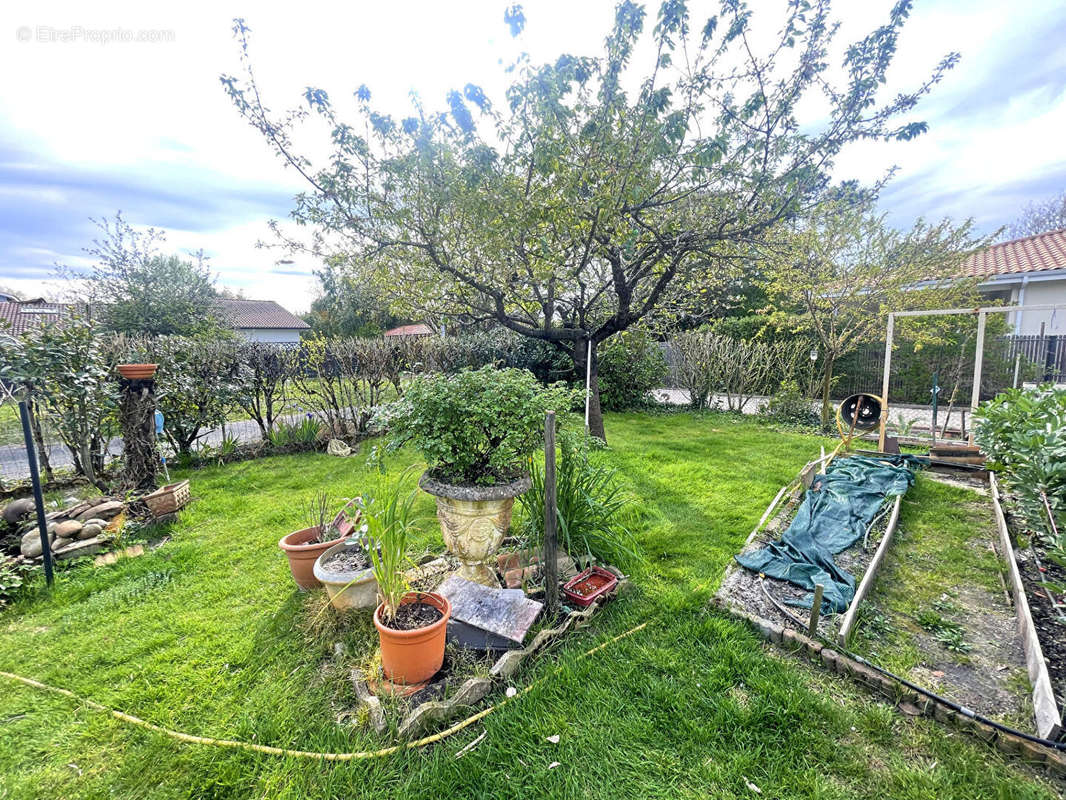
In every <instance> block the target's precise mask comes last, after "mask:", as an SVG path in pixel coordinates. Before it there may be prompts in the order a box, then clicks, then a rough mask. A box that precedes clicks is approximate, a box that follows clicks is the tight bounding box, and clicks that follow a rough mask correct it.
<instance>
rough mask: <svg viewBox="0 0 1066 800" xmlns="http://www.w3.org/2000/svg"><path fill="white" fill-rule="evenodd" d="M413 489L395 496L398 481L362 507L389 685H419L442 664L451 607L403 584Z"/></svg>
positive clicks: (445, 600)
mask: <svg viewBox="0 0 1066 800" xmlns="http://www.w3.org/2000/svg"><path fill="white" fill-rule="evenodd" d="M414 497H415V493H414V492H411V493H410V494H408V496H407V497H406V498H405V499H404V500H402V501H401V500H400V487H399V484H398V483H397V484H394V485H393V486H392V487H391V488H389V489H388V490H386V491H385V492H383V493H382V494H381V496H379V497H378V498H375V499H372V500H370V501H369V502H367V503H364V504H363V505H362V506H361V511H362V514H363V519H364V521H365V524H366V529H367V530H366V541H365V551H366V555H367V558H368V559H369V560H370V563H371V571H372V573H373V576H374V578H375V580H376V581H377V585H378V591H379V593H380V595H381V604H380V605H379V606H378V607H377V609H376V610H375V611H374V627H375V628H377V631H378V637H379V639H380V641H381V668H382V670H383V671H384V673H385V677H386V678H388V679H389V680H390V681H392V682H393V683H399V684H418V683H423V682H424V681H427V680H429V679H430V678H432V677H433V676H434V675H435V674H436V673H437V671H438V670H440V668H441V664H443V663H444V640H445V634H446V633H447V629H448V618H449V617H450V616H451V612H452V607H451V603H449V602H448V598H446V597H443V596H442V595H439V594H436V593H434V592H413V591H410V587H409V586H408V584H407V578H406V576H405V574H404V567H405V566H406V564H407V533H408V530H409V529H410V524H411V523H410V516H411V505H412V503H413V502H414Z"/></svg>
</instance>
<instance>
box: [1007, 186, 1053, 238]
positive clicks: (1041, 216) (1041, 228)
mask: <svg viewBox="0 0 1066 800" xmlns="http://www.w3.org/2000/svg"><path fill="white" fill-rule="evenodd" d="M1064 228H1066V191H1064V192H1062V193H1061V194H1059V195H1058V196H1056V197H1051V198H1048V199H1047V200H1040V201H1036V202H1032V203H1029V204H1028V205H1026V206H1025V208H1024V209H1022V213H1021V215H1020V216H1019V217H1018V219H1016V220H1015V221H1014V222H1013V223H1011V225H1010V227H1008V228H1007V235H1006V238H1007V239H1008V240H1009V239H1022V238H1024V237H1026V236H1036V235H1037V234H1040V233H1048V232H1049V231H1058V230H1062V229H1064Z"/></svg>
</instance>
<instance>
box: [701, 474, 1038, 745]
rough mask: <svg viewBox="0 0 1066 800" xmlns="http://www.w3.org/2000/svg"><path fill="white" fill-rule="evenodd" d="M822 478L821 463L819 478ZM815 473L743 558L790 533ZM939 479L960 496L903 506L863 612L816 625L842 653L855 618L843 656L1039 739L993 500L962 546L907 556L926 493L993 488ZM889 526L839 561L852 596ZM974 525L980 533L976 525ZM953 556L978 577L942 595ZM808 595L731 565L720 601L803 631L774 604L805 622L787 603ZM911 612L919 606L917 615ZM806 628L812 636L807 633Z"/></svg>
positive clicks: (941, 545)
mask: <svg viewBox="0 0 1066 800" xmlns="http://www.w3.org/2000/svg"><path fill="white" fill-rule="evenodd" d="M816 470H817V464H815V469H814V470H813V471H816ZM811 473H812V470H811V469H810V468H809V465H808V468H807V469H806V470H805V473H804V477H803V479H801V481H800V483H799V485H798V486H797V487H796V488H795V489H794V491H792V492H791V493H790V494H789V495H788V496H787V502H785V503H784V504H783V505H782V506H781V507H780V508H779V509H777V510H776V511H775V513H774V514H773V515H772V516H771V518H770V519H769V522H768V524H767V527H766V529H765V530H761V531H758V533H757V534H756V535H754V536H753V537H752V538H750V539H749V541H748V543H747V544H746V545H745V547H744V552H749V551H752V550H755V549H758V548H760V547H762V546H763V545H765V544H766V543H768V542H770V541H773V540H775V539H776V538H778V537H779V536H780V534H781V533H782V532H783V531H784V529H785V528H787V526H788V524H789V523H790V521H791V519H792V517H793V516H794V514H795V511H796V508H797V507H798V505H799V502H800V501H801V499H802V495H803V490H804V487H805V484H808V485H809V483H810V478H811V477H812V475H811ZM934 479H936V480H941V479H942V478H941V476H939V475H936V476H934V475H932V474H929V475H926V476H923V477H922V478H921V480H922V481H930V482H931V481H933V480H934ZM942 480H945V481H946V482H948V483H950V484H952V485H953V487H954V489H943V490H939V489H934V488H932V484H931V483H930V484H928V485H927V486H926V487H925V489H924V490H922V489H920V490H919V491H918V492H916V494H917V495H918V496H917V497H916V498H915V497H912V496H911V495H910V494H908V496H907V497H905V498H904V501H903V503H904V504H905V505H906V506H907V507H908V508H907V512H908V513H907V515H906V516H907V522H905V523H901V525H900V528H899V529H898V530H897V531H896V533H895V534H894V536H893V539H892V541H891V542H890V543H889V546H888V547H887V548H885V552H884V555H883V560H882V561H881V563H880V564H878V566H877V570H878V571H877V573H876V574H875V575H874V579H873V580H872V581H867V583H868V584H869V585H870V587H871V588H870V591H869V594H868V595H867V596H866V597H865V598H862V597H860V596H859V594H858V593H857V594H856V598H857V599H859V600H860V601H861V602H860V603H859V604H858V605H857V604H856V603H855V601H854V600H853V602H852V606H851V607H850V608H849V614H847V615H845V614H840V615H832V614H830V615H822V616H821V617H820V619H819V620H818V625H817V631H818V634H819V635H820V636H821V637H822V638H823V639H824V640H827V641H833V642H837V643H838V644H839V640H840V636H839V633H840V627H841V623H842V622H843V621H844V619H845V617H846V616H852V617H854V618H855V620H856V622H855V626H854V632H855V634H854V635H853V636H850V637H849V638H848V642H847V645H846V647H849V648H851V649H853V650H855V651H857V652H858V653H859V654H861V655H863V656H864V657H866V658H868V659H869V660H870V661H871V662H872V663H875V664H881V665H882V666H885V667H887V668H889V669H890V670H892V671H894V672H897V673H898V674H902V675H904V676H906V677H908V678H909V679H911V680H912V681H914V682H915V683H917V684H918V685H921V686H924V687H925V688H928V689H930V690H932V691H934V692H937V693H941V694H943V695H944V696H946V697H949V698H951V699H953V700H955V701H957V702H959V703H960V704H962V705H965V706H967V707H970V708H973V709H974V710H975V711H977V712H978V713H981V714H982V715H984V716H987V717H990V718H993V719H999V720H1001V721H1003V722H1005V723H1006V724H1010V725H1012V726H1016V727H1019V728H1020V729H1023V730H1029V731H1034V724H1033V714H1032V704H1031V701H1030V699H1029V696H1030V693H1031V690H1030V686H1029V681H1028V679H1027V676H1026V661H1025V656H1024V653H1023V650H1022V646H1021V641H1020V639H1019V637H1018V635H1017V633H1016V629H1015V623H1014V610H1013V608H1012V607H1011V605H1010V603H1009V601H1008V599H1007V597H1006V596H1005V594H1004V592H1003V587H1002V585H1001V583H1000V578H999V573H1000V570H1001V566H1000V562H999V560H998V558H997V557H996V556H995V554H994V552H993V551H991V550H990V548H992V546H993V543H994V542H995V540H996V529H995V524H994V520H993V517H992V507H991V499H990V498H987V497H986V498H985V499H978V501H977V502H979V503H981V504H983V505H984V511H983V512H982V515H981V516H982V519H983V523H982V524H977V523H976V522H975V521H974V520H970V519H969V517H968V516H967V517H965V519H966V520H967V523H966V525H967V526H968V527H965V529H964V531H963V534H964V535H963V534H960V535H963V538H964V539H965V541H964V542H960V541H954V540H952V541H938V540H937V537H936V536H934V535H930V536H928V537H927V539H928V540H929V541H927V542H926V543H925V545H924V546H925V549H923V550H922V551H921V552H915V553H911V551H912V550H913V548H914V544H915V542H914V538H913V537H914V535H915V533H916V532H915V529H914V526H915V525H916V524H917V521H918V520H920V519H921V515H922V514H923V512H924V509H922V508H921V507H918V506H916V505H915V504H916V503H917V502H919V500H920V499H921V497H922V496H927V495H928V493H930V492H934V493H936V494H937V495H939V494H942V493H944V492H947V493H952V492H956V491H958V490H960V489H962V488H965V489H975V488H977V489H981V490H982V491H983V492H984V493H985V495H986V496H987V494H988V489H987V484H983V483H982V481H981V480H980V479H979V478H978V477H977V476H968V475H960V474H957V473H956V474H953V475H952V476H951V477H946V478H943V479H942ZM912 491H913V490H912ZM960 497H961V495H960ZM960 497H953V498H952V500H953V502H955V503H956V504H958V503H961V502H962V501H961V500H960ZM932 510H935V511H936V512H937V513H950V514H952V515H953V516H956V517H958V516H959V514H961V513H962V512H963V509H962V508H961V507H960V506H959V505H955V506H953V507H952V509H951V510H950V511H943V510H941V509H939V508H937V509H932ZM889 519H890V515H889V514H884V515H883V516H882V517H881V519H880V520H879V522H878V523H877V524H875V525H874V527H873V528H872V529H871V530H870V534H869V537H868V540H867V541H866V543H865V546H864V545H863V542H862V541H860V542H858V543H856V544H855V545H854V546H852V547H851V548H849V549H847V550H844V551H843V552H841V553H839V554H837V555H836V556H834V558H835V560H836V562H837V564H838V565H840V566H841V567H843V568H844V569H846V570H847V571H848V572H850V573H851V574H852V575H853V576H854V578H855V583H856V587H861V586H862V585H863V578H864V577H865V576H866V574H867V572H868V570H869V569H870V565H871V562H872V561H873V559H874V556H875V554H876V553H877V552H878V549H879V545H880V544H881V542H882V537H883V536H884V533H885V531H886V528H887V526H888V523H889ZM971 522H973V523H974V524H972V525H970V523H971ZM971 531H972V533H971ZM930 533H931V532H930ZM962 547H965V548H966V551H967V553H970V552H972V553H973V558H970V557H969V556H968V555H967V553H960V548H962ZM926 549H927V550H928V552H926ZM947 557H951V558H957V557H964V560H966V559H968V560H966V563H967V564H970V562H971V561H973V563H972V564H971V567H973V568H974V569H977V568H979V569H980V570H981V574H980V576H979V578H980V579H979V580H977V579H975V578H976V577H978V576H975V575H972V574H971V575H969V576H968V577H966V578H965V579H960V580H958V581H954V579H952V582H951V585H946V584H945V585H944V586H942V587H940V586H939V584H936V580H937V577H936V573H937V570H939V569H940V568H941V567H942V565H943V560H944V559H945V558H947ZM926 568H928V574H926V576H925V577H924V578H923V577H920V576H919V575H918V573H919V572H921V571H922V570H925V569H926ZM939 577H940V578H943V577H944V576H943V575H940V576H939ZM916 583H917V584H919V585H915V584H916ZM934 584H935V585H934ZM908 586H909V588H908ZM808 594H809V591H808V590H806V589H802V588H800V587H797V586H794V585H792V584H790V583H788V582H786V581H782V580H776V579H773V578H770V577H763V578H760V576H759V575H758V574H756V573H754V572H752V571H751V570H747V569H744V568H742V567H740V566H739V565H737V564H735V562H734V563H731V564H730V566H729V567H728V568H727V570H726V574H725V577H724V579H723V581H722V585H721V587H720V588H719V591H718V593H717V595H716V602H718V603H719V604H721V605H723V606H725V607H727V608H732V609H736V610H738V611H742V612H744V613H746V614H753V615H755V616H757V617H759V618H761V619H764V620H768V621H770V622H773V623H775V624H778V625H783V626H785V627H789V628H791V629H798V628H800V627H801V626H800V625H799V624H797V622H796V621H795V620H793V619H791V618H790V617H789V616H787V615H786V613H785V612H783V611H782V610H781V608H780V607H779V606H778V603H780V604H781V605H783V606H784V607H785V608H786V609H788V611H789V612H790V614H791V615H792V617H796V618H798V619H799V620H800V621H803V622H805V623H806V622H809V614H810V611H809V610H808V609H806V608H796V607H792V606H791V605H790V601H795V600H799V599H800V598H802V597H804V596H806V595H808ZM768 595H769V596H768ZM926 595H929V596H928V597H926ZM771 597H772V598H773V599H771ZM774 600H776V601H777V603H775V602H774ZM911 605H913V606H915V607H914V608H911V607H910V606H911ZM934 606H935V608H934ZM934 617H935V619H934ZM923 623H924V624H925V625H926V627H923ZM802 627H803V628H806V625H803V626H802ZM956 639H957V640H958V641H955V640H956ZM952 647H954V648H955V649H951V648H952Z"/></svg>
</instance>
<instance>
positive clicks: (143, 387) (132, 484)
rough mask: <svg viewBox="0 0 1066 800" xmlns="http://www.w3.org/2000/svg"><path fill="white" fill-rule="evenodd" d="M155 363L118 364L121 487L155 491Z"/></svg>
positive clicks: (157, 459) (156, 460)
mask: <svg viewBox="0 0 1066 800" xmlns="http://www.w3.org/2000/svg"><path fill="white" fill-rule="evenodd" d="M156 366H157V365H156V364H119V365H118V371H119V374H120V376H121V377H120V378H119V392H120V393H119V410H118V416H119V425H120V426H121V428H122V457H123V467H122V476H121V481H120V482H121V485H122V488H123V489H124V490H126V491H137V492H146V491H147V492H150V491H152V490H153V489H155V488H156V470H157V465H158V464H159V450H158V448H157V446H156V437H155V370H156Z"/></svg>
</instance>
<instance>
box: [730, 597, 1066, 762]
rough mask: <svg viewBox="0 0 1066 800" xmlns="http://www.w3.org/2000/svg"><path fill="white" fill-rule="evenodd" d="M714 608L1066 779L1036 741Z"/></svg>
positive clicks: (1057, 758) (811, 643)
mask: <svg viewBox="0 0 1066 800" xmlns="http://www.w3.org/2000/svg"><path fill="white" fill-rule="evenodd" d="M711 602H712V604H713V605H715V606H716V607H718V608H720V609H721V610H723V611H725V612H726V613H728V614H730V615H731V616H734V617H736V618H738V619H742V620H744V621H745V622H748V623H749V624H750V625H752V626H753V627H754V628H755V629H756V630H757V631H758V632H759V633H760V634H762V636H763V638H765V639H767V640H768V641H770V642H772V643H774V644H778V645H781V646H782V647H783V648H785V649H786V650H788V651H789V652H790V653H801V654H804V655H806V656H807V657H808V658H809V659H810V660H811V661H813V662H815V663H818V664H820V665H822V666H823V667H825V668H826V669H828V670H829V671H830V672H835V673H837V674H840V675H843V676H845V677H849V678H851V679H852V680H854V681H856V682H857V683H860V684H862V685H863V686H866V687H867V688H869V689H872V690H873V691H875V692H877V693H879V694H881V695H883V696H885V697H887V698H888V699H890V700H892V701H893V702H894V703H895V705H896V707H897V709H899V710H900V711H902V712H903V713H905V714H907V715H909V716H917V715H919V714H920V715H923V716H926V717H932V718H933V719H935V720H937V721H938V722H944V723H947V722H950V723H954V724H955V725H956V726H957V727H960V728H962V729H963V730H966V731H967V732H969V733H972V734H974V735H975V736H977V737H978V738H979V739H981V740H983V741H985V742H987V743H989V744H992V745H995V747H996V748H997V749H999V750H1000V751H1002V752H1004V753H1012V754H1018V755H1021V756H1022V758H1023V759H1024V760H1025V761H1026V762H1028V763H1033V764H1041V765H1043V766H1045V767H1047V769H1048V770H1049V771H1050V772H1051V773H1052V774H1054V775H1056V776H1057V777H1060V778H1062V777H1066V753H1063V752H1060V751H1057V750H1055V749H1053V748H1050V747H1045V746H1044V745H1041V744H1038V743H1036V742H1032V741H1030V740H1028V739H1025V738H1022V737H1021V736H1016V735H1014V734H1011V733H1007V732H1006V731H1001V730H998V729H997V728H993V727H992V726H990V725H986V724H984V723H982V722H979V721H978V720H976V719H975V718H974V717H972V716H969V715H966V714H961V713H959V712H958V711H956V710H955V709H954V708H951V707H950V706H949V705H947V704H946V703H943V702H941V701H939V700H936V699H935V698H932V697H928V696H926V695H920V694H919V693H918V692H916V691H914V690H913V689H910V688H908V687H907V686H905V685H904V684H902V683H901V682H899V681H898V680H896V679H894V678H891V677H889V676H888V675H885V674H883V673H881V672H879V671H877V670H875V669H873V668H871V667H870V666H867V665H866V664H863V663H861V662H859V661H856V660H855V659H853V658H851V657H850V656H848V655H845V654H844V653H840V652H838V651H836V650H834V649H833V648H831V647H828V646H826V645H823V644H822V643H821V642H818V641H816V640H815V639H812V638H810V637H809V636H806V635H804V634H802V633H800V632H799V631H796V630H793V629H792V628H789V627H786V626H784V625H778V624H777V623H775V622H770V621H769V620H767V619H763V618H762V617H760V616H758V615H756V614H751V613H749V612H747V611H744V610H742V609H739V608H737V607H736V606H734V605H732V604H729V603H725V602H722V601H721V600H720V599H719V598H717V597H714V598H712V600H711Z"/></svg>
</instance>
